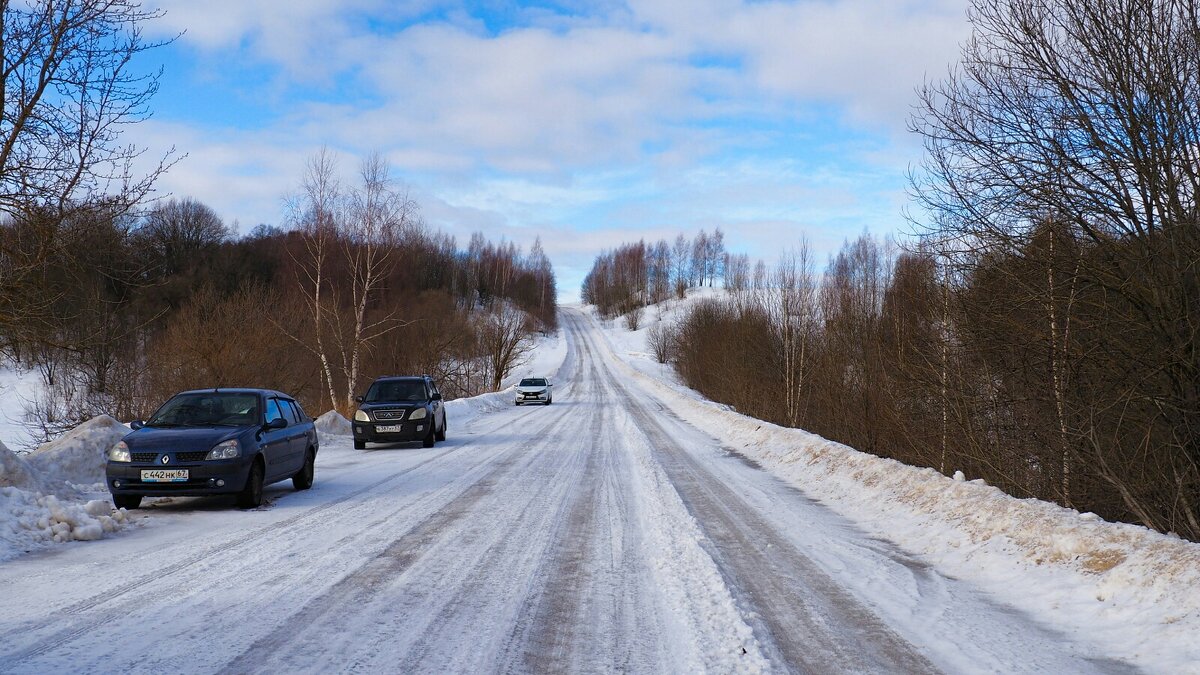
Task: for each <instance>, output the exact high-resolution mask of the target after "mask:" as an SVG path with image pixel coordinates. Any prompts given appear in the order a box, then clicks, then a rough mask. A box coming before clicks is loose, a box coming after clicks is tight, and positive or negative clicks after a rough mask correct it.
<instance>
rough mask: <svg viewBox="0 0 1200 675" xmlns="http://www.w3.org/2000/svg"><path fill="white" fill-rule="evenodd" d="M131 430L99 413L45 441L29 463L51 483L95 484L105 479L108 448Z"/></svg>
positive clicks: (29, 458) (30, 458) (32, 455)
mask: <svg viewBox="0 0 1200 675" xmlns="http://www.w3.org/2000/svg"><path fill="white" fill-rule="evenodd" d="M128 433H129V427H127V426H125V425H124V424H121V423H120V422H118V421H117V420H115V419H113V418H111V417H109V416H108V415H99V416H97V417H93V418H92V419H90V420H88V421H87V422H84V423H83V424H80V425H79V426H77V427H75V428H74V429H72V430H70V431H68V432H67V433H65V434H63V435H62V436H61V437H59V438H56V439H54V440H53V441H50V442H49V443H44V444H42V445H41V447H39V448H38V449H37V450H35V451H34V452H33V454H31V455H29V457H28V460H29V465H30V466H31V467H32V468H33V469H34V471H36V472H37V473H38V474H39V475H41V476H42V477H43V479H44V480H46V481H48V482H51V483H55V482H66V483H69V484H73V485H84V486H89V487H90V486H94V485H96V484H97V483H103V482H104V463H105V461H106V459H107V458H106V453H107V452H108V449H109V448H111V447H112V446H113V445H116V443H117V441H120V440H121V439H122V438H123V437H124V436H125V434H128ZM101 489H103V487H101Z"/></svg>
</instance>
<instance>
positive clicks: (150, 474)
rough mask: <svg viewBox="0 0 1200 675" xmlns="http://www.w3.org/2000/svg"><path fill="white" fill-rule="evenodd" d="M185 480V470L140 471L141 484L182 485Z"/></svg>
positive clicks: (186, 475)
mask: <svg viewBox="0 0 1200 675" xmlns="http://www.w3.org/2000/svg"><path fill="white" fill-rule="evenodd" d="M187 479H188V470H187V469H142V482H143V483H182V482H184V481H186V480H187Z"/></svg>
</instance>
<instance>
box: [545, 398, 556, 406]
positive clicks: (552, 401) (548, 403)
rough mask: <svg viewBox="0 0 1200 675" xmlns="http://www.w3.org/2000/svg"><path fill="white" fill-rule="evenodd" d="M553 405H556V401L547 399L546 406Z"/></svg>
mask: <svg viewBox="0 0 1200 675" xmlns="http://www.w3.org/2000/svg"><path fill="white" fill-rule="evenodd" d="M551 403H554V399H552V398H548V399H546V405H550V404H551Z"/></svg>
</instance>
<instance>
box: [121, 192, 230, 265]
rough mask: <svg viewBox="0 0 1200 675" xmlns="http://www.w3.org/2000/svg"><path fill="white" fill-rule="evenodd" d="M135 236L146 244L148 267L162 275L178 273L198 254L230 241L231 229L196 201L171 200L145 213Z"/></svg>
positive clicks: (206, 207)
mask: <svg viewBox="0 0 1200 675" xmlns="http://www.w3.org/2000/svg"><path fill="white" fill-rule="evenodd" d="M135 235H136V236H137V237H138V238H139V239H140V240H141V241H142V242H143V243H144V244H145V248H146V253H147V254H148V257H150V258H152V259H153V262H152V263H150V264H149V266H150V267H153V268H155V269H154V272H155V274H157V275H160V276H169V275H172V274H177V273H179V272H180V271H181V270H183V269H184V268H185V267H186V265H187V264H188V263H189V261H192V260H194V259H195V256H196V254H197V253H200V252H202V251H204V250H206V249H211V248H213V247H215V246H216V245H217V244H220V243H221V242H222V241H225V240H226V239H228V238H229V228H227V227H225V223H223V222H221V218H220V217H219V216H218V215H217V214H216V213H215V212H214V211H213V210H212V209H211V208H209V207H208V206H206V205H204V204H202V203H200V202H198V201H196V200H194V199H182V200H175V199H171V200H168V201H167V202H164V203H160V204H157V205H155V207H154V208H153V209H151V210H150V212H149V213H148V214H146V218H145V220H144V221H143V222H142V223H141V225H140V227H138V228H137V230H136V232H135Z"/></svg>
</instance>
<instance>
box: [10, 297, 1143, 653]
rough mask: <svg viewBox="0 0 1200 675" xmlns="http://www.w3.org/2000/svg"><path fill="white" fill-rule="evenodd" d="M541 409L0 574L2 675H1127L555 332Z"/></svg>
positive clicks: (160, 505) (144, 522)
mask: <svg viewBox="0 0 1200 675" xmlns="http://www.w3.org/2000/svg"><path fill="white" fill-rule="evenodd" d="M563 324H564V329H565V330H566V332H567V339H568V344H569V351H568V355H567V358H566V362H565V363H564V364H563V367H562V371H561V372H560V374H559V378H558V380H557V384H556V386H555V393H554V404H553V405H552V406H549V407H521V408H515V407H514V408H510V409H504V410H499V411H496V412H492V413H488V414H483V415H480V416H479V417H477V418H475V419H474V420H473V421H472V422H471V423H470V424H469V425H467V426H466V427H465V428H461V427H457V426H455V424H454V420H453V419H451V420H450V432H449V438H448V440H447V441H446V442H445V443H440V444H438V445H437V447H435V448H431V449H423V448H421V447H419V446H416V445H399V446H394V447H386V446H374V445H372V446H371V447H370V449H368V450H366V451H355V450H353V449H352V448H351V442H350V438H349V437H325V441H324V445H323V446H322V449H321V453H320V456H319V457H318V461H317V477H316V483H315V485H314V487H313V489H312V490H310V491H308V492H299V493H298V492H293V491H292V490H291V486H290V483H281V484H278V485H276V486H273V487H272V488H269V489H268V492H267V497H268V503H267V504H266V505H264V507H262V508H260V509H257V510H254V511H249V512H242V511H238V510H236V509H234V508H232V507H231V505H230V503H229V501H227V500H218V499H182V498H179V499H174V500H163V501H159V502H157V503H153V504H152V505H150V506H149V507H148V508H144V509H142V510H139V511H137V512H134V513H135V514H136V516H135V517H136V518H137V519H139V521H140V526H139V527H133V528H130V529H128V530H126V531H124V532H122V533H120V534H118V535H117V536H114V537H111V538H108V539H105V540H103V541H100V542H94V543H90V544H87V545H79V546H67V547H62V548H58V549H55V550H52V551H47V552H45V553H39V554H33V555H27V556H24V557H22V558H19V559H17V560H14V561H11V562H9V563H4V564H0V672H5V673H8V672H16V673H47V672H114V671H141V672H172V673H176V672H230V673H241V672H296V671H301V672H326V671H330V670H334V671H351V670H352V671H358V672H430V673H444V672H614V671H619V672H639V673H644V672H679V673H692V672H704V671H707V672H718V673H727V672H758V671H771V672H802V673H867V672H870V673H880V672H904V673H933V672H948V673H965V672H997V671H999V672H1006V673H1018V672H1041V673H1088V672H1129V671H1131V670H1132V669H1131V668H1129V667H1128V666H1126V665H1124V664H1121V663H1117V662H1113V661H1106V660H1101V659H1095V658H1093V657H1092V654H1091V653H1090V652H1089V650H1088V649H1087V648H1086V647H1084V646H1081V645H1075V644H1071V643H1070V642H1068V641H1066V640H1065V639H1064V638H1063V637H1062V636H1061V635H1057V634H1054V633H1053V632H1051V631H1050V630H1048V629H1046V628H1044V627H1041V626H1039V625H1037V624H1036V623H1035V622H1034V621H1033V620H1032V619H1030V618H1029V617H1027V616H1024V615H1022V614H1021V613H1019V612H1017V611H1015V610H1013V609H1011V608H1008V607H1005V606H1002V605H999V604H996V603H995V601H993V600H990V599H989V598H988V597H985V595H984V594H982V593H981V592H979V591H977V590H975V589H973V588H971V587H970V586H968V585H966V584H964V583H963V582H959V581H955V580H953V579H950V578H947V577H946V576H944V575H942V574H940V573H939V572H938V570H936V569H933V568H931V567H930V566H929V565H927V564H925V563H923V562H922V561H921V560H919V559H916V558H914V557H912V556H909V555H906V554H905V553H904V552H902V551H900V550H899V549H898V548H896V547H895V546H893V545H892V544H890V543H888V542H885V541H881V540H879V539H874V538H870V537H868V536H866V535H865V534H863V533H862V532H860V531H858V530H856V529H855V528H854V527H853V526H852V525H851V524H849V523H848V522H847V521H845V520H843V519H841V518H840V517H838V516H836V515H835V514H833V513H832V512H830V511H829V510H828V509H826V508H825V507H823V506H822V505H821V504H819V503H817V502H815V501H813V500H811V499H808V498H806V497H805V496H804V494H802V493H801V492H799V491H797V490H795V489H793V488H790V487H788V486H786V485H785V484H784V483H782V482H781V481H779V480H777V479H775V478H774V477H772V476H771V475H769V474H767V473H766V472H764V471H762V470H761V469H759V468H758V467H756V466H754V465H753V464H752V463H751V462H749V461H747V460H745V459H743V458H742V457H740V456H739V455H737V454H736V453H734V452H732V451H730V450H728V449H727V448H724V447H722V444H721V443H720V442H718V441H717V440H714V439H713V438H711V437H709V436H706V435H704V434H702V433H700V432H698V431H697V430H695V429H694V428H691V427H689V426H687V425H686V424H684V423H683V422H681V421H680V420H679V419H678V418H675V417H673V416H672V415H671V414H669V413H668V412H665V410H664V409H663V407H662V406H661V405H660V404H659V403H658V402H657V401H656V399H655V398H654V396H653V395H651V394H650V393H649V392H646V391H643V390H641V389H640V388H639V387H638V386H637V384H636V383H634V382H630V381H623V380H622V379H621V378H620V377H619V376H617V375H616V374H615V373H616V372H619V371H616V370H615V369H613V361H612V359H614V358H615V357H614V355H613V354H612V353H611V352H610V351H609V349H608V347H607V346H606V343H605V342H604V341H603V339H602V338H601V337H600V336H599V334H598V332H597V331H596V329H595V328H594V325H593V324H592V323H591V321H590V320H589V319H587V318H586V317H584V316H583V315H582V314H580V313H578V312H575V311H573V310H569V311H566V312H565V313H564V315H563Z"/></svg>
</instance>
